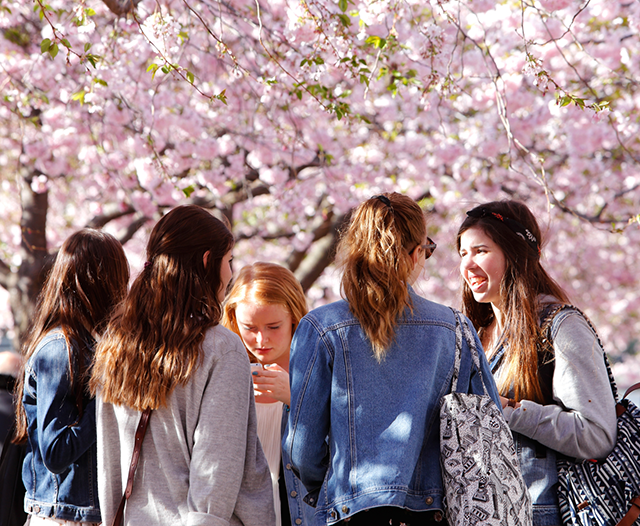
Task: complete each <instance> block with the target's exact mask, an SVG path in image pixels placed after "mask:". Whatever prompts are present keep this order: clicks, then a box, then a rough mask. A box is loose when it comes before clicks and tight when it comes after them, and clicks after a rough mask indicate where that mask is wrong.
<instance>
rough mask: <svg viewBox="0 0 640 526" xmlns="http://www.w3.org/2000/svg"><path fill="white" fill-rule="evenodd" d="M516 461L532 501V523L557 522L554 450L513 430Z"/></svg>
mask: <svg viewBox="0 0 640 526" xmlns="http://www.w3.org/2000/svg"><path fill="white" fill-rule="evenodd" d="M513 441H514V443H515V446H516V451H517V453H518V462H520V470H521V471H522V478H523V479H524V482H525V484H526V485H527V488H528V489H529V495H530V496H531V502H532V504H533V524H534V526H558V525H560V524H562V521H561V520H560V508H559V507H558V470H557V468H556V452H555V451H554V450H553V449H550V448H548V447H545V446H543V445H542V444H540V443H539V442H536V441H535V440H533V439H531V438H528V437H526V436H524V435H521V434H520V433H516V432H514V433H513Z"/></svg>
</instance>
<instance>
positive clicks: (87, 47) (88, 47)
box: [84, 42, 91, 53]
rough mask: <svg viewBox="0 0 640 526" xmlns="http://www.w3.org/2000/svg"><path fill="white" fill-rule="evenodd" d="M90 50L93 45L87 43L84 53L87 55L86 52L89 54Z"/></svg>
mask: <svg viewBox="0 0 640 526" xmlns="http://www.w3.org/2000/svg"><path fill="white" fill-rule="evenodd" d="M90 49H91V43H90V42H87V43H86V44H85V45H84V52H85V53H86V52H87V51H89V50H90Z"/></svg>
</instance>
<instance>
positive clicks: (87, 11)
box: [84, 7, 96, 16]
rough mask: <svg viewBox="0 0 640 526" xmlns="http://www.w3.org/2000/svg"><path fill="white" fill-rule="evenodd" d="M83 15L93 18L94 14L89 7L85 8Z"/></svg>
mask: <svg viewBox="0 0 640 526" xmlns="http://www.w3.org/2000/svg"><path fill="white" fill-rule="evenodd" d="M84 14H85V15H87V16H93V15H95V14H96V12H95V11H94V10H93V9H91V8H90V7H87V8H86V9H85V10H84Z"/></svg>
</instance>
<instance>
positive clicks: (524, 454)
mask: <svg viewBox="0 0 640 526" xmlns="http://www.w3.org/2000/svg"><path fill="white" fill-rule="evenodd" d="M505 351H506V348H505V347H502V348H501V349H499V350H498V352H497V353H496V354H495V355H494V356H493V358H492V359H491V363H490V366H491V368H492V370H494V372H495V371H496V370H497V369H498V368H499V365H500V359H501V358H502V355H503V354H504V353H505ZM512 434H513V441H514V444H515V446H516V452H517V455H518V462H519V464H520V471H521V472H522V478H523V479H524V482H525V484H526V485H527V488H528V489H529V495H530V497H531V504H532V507H533V524H534V526H559V525H560V524H562V521H561V520H560V508H559V505H558V469H557V468H556V452H555V451H554V450H553V449H550V448H548V447H546V446H543V445H542V444H540V442H537V441H536V440H533V439H531V438H529V437H527V436H525V435H523V434H521V433H517V432H515V431H512Z"/></svg>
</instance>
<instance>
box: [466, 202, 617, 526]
mask: <svg viewBox="0 0 640 526" xmlns="http://www.w3.org/2000/svg"><path fill="white" fill-rule="evenodd" d="M457 245H458V252H459V254H460V273H461V275H462V278H463V293H462V300H463V312H464V313H465V314H466V315H467V316H468V317H469V319H471V321H472V322H473V324H474V325H475V327H476V329H477V330H478V334H479V335H480V340H481V341H482V346H483V347H484V349H485V352H486V353H487V357H488V358H489V362H490V365H491V368H492V372H493V373H494V376H495V378H496V384H497V386H498V390H499V391H500V395H501V397H500V398H501V402H502V407H503V410H504V415H505V419H506V420H507V422H508V423H509V427H510V428H511V430H512V432H513V437H514V442H515V444H516V448H517V450H518V457H519V458H518V460H519V462H520V469H521V470H522V474H523V477H524V480H525V482H526V483H527V486H528V488H529V493H530V495H531V500H532V503H533V524H534V526H556V525H560V524H561V519H560V514H559V509H558V499H557V493H556V491H557V490H556V488H557V481H558V474H557V469H556V455H557V454H563V455H567V456H570V457H574V458H580V459H590V458H602V457H604V456H606V455H607V454H608V453H609V451H610V450H611V449H612V448H613V445H614V443H615V437H616V415H615V409H614V406H615V401H614V399H613V395H612V392H611V388H610V386H609V380H608V375H607V370H606V366H605V362H604V359H603V350H602V348H601V347H600V344H599V341H598V338H597V336H596V335H595V333H594V332H593V330H592V329H591V327H590V326H589V324H588V322H587V320H586V319H585V318H584V317H583V316H582V314H581V313H580V312H579V311H578V310H576V309H574V308H567V309H563V310H562V311H560V312H559V314H557V315H556V316H554V317H552V316H551V313H552V312H554V311H555V309H556V307H557V306H560V305H563V304H567V303H568V298H567V294H566V293H565V292H564V290H562V288H561V287H560V286H559V285H558V284H557V283H556V282H555V281H554V280H553V279H552V278H551V277H550V276H549V274H547V272H546V271H545V270H544V268H543V267H542V265H541V263H540V259H541V254H542V250H541V247H542V241H541V233H540V228H539V226H538V223H537V221H536V219H535V217H534V215H533V214H532V213H531V211H530V210H529V209H528V208H527V207H526V206H525V205H524V204H522V203H519V202H517V201H494V202H491V203H486V204H484V205H480V206H478V207H476V208H474V209H473V210H470V211H469V212H467V217H466V218H465V220H464V222H463V223H462V226H461V227H460V229H459V231H458V237H457ZM547 317H550V318H552V320H553V321H552V322H551V336H552V339H553V356H548V355H547V354H546V353H545V352H544V346H543V344H542V338H543V337H544V334H543V333H542V330H541V322H542V321H543V320H545V319H546V318H547Z"/></svg>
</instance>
